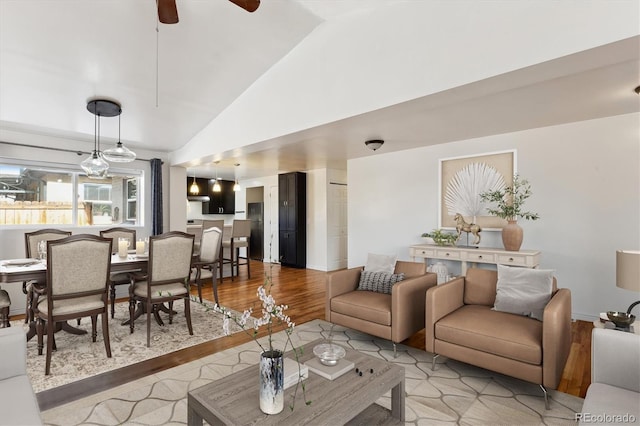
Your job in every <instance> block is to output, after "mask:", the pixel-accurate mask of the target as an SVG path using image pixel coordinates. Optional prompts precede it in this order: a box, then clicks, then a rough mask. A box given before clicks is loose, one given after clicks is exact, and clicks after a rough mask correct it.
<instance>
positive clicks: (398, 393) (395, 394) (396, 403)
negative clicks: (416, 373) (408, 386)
mask: <svg viewBox="0 0 640 426" xmlns="http://www.w3.org/2000/svg"><path fill="white" fill-rule="evenodd" d="M391 416H392V417H394V418H396V419H398V420H400V421H401V422H404V377H403V378H402V380H401V381H400V383H398V384H397V385H395V386H394V387H393V388H392V389H391Z"/></svg>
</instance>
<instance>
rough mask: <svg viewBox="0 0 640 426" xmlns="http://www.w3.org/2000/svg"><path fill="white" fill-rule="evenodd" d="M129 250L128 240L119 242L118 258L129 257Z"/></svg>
mask: <svg viewBox="0 0 640 426" xmlns="http://www.w3.org/2000/svg"><path fill="white" fill-rule="evenodd" d="M128 250H129V241H127V239H126V238H121V239H120V240H118V256H120V257H127V251H128Z"/></svg>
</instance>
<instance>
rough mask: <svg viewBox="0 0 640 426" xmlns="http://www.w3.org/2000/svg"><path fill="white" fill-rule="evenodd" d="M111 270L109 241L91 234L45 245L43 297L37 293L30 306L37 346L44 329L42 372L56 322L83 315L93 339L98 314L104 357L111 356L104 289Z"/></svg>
mask: <svg viewBox="0 0 640 426" xmlns="http://www.w3.org/2000/svg"><path fill="white" fill-rule="evenodd" d="M110 269H111V240H110V239H108V238H102V237H97V236H95V235H87V234H81V235H75V236H71V237H67V238H63V239H59V240H55V241H49V242H48V244H47V281H46V287H45V288H44V290H39V292H42V291H44V293H45V294H46V297H44V295H43V296H40V299H39V300H38V301H37V304H36V305H35V309H34V315H35V316H36V317H37V318H38V321H37V324H36V330H37V334H38V349H39V351H40V349H41V348H42V340H43V334H44V328H45V324H46V330H47V357H46V358H47V359H46V364H45V374H46V375H48V374H49V373H50V371H51V355H52V352H53V350H54V336H53V334H54V332H55V328H56V324H57V323H63V322H66V321H67V320H70V319H78V318H81V317H84V316H89V317H91V339H92V341H93V342H95V341H96V337H97V331H96V323H97V318H98V315H100V316H101V318H102V335H103V338H104V346H105V350H106V353H107V357H109V358H111V344H110V342H109V322H108V318H107V312H108V310H107V292H108V288H109V272H110Z"/></svg>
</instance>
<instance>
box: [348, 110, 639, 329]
mask: <svg viewBox="0 0 640 426" xmlns="http://www.w3.org/2000/svg"><path fill="white" fill-rule="evenodd" d="M639 135H640V114H628V115H622V116H616V117H610V118H604V119H598V120H591V121H584V122H578V123H571V124H566V125H561V126H553V127H547V128H540V129H533V130H527V131H522V132H516V133H510V134H503V135H494V136H489V137H484V138H479V139H473V140H467V141H461V142H456V143H450V144H444V145H437V146H431V147H424V148H419V149H414V150H408V151H401V152H395V153H390V154H384V152H383V151H379V155H375V156H371V157H366V158H361V159H357V160H352V161H349V164H348V182H349V208H348V211H349V266H350V267H353V266H357V265H362V264H364V263H365V262H366V256H367V253H369V252H373V253H395V254H397V255H398V258H399V259H404V260H408V259H409V254H408V246H409V245H411V244H416V243H420V242H421V241H420V234H421V233H422V232H425V231H430V230H432V229H433V228H436V227H437V220H438V183H439V177H438V164H439V159H441V158H447V157H455V156H466V155H473V154H482V153H487V152H493V151H502V150H508V149H516V150H517V159H518V164H517V169H518V172H519V173H520V174H521V175H522V176H523V177H526V178H527V179H529V181H530V182H531V184H532V190H533V196H532V197H531V198H530V199H529V200H527V204H526V208H527V209H528V210H533V211H535V212H537V213H539V214H540V216H541V219H540V220H538V221H522V220H521V221H519V223H520V225H521V226H522V227H523V228H524V232H525V237H524V243H523V246H522V249H537V250H541V251H542V261H541V267H542V268H549V269H555V271H556V276H557V277H558V283H559V286H561V287H566V288H569V289H571V292H572V303H573V316H574V318H576V319H588V320H589V319H595V318H596V317H597V316H598V313H599V312H603V311H606V310H612V309H614V310H626V308H627V307H628V306H629V304H631V302H633V301H635V300H637V299H638V294H637V293H634V292H631V291H628V290H622V289H618V288H617V287H616V286H615V251H616V250H617V249H635V250H638V249H640V220H639V218H640V136H639ZM491 234H493V235H491ZM482 242H483V244H482V245H483V246H494V247H501V245H502V244H501V240H500V236H499V232H491V231H486V232H483V241H482Z"/></svg>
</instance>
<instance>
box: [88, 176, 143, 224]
mask: <svg viewBox="0 0 640 426" xmlns="http://www.w3.org/2000/svg"><path fill="white" fill-rule="evenodd" d="M130 182H135V183H137V178H135V177H134V178H132V177H131V176H124V175H117V174H113V175H112V176H109V177H107V178H106V179H100V180H96V179H90V178H88V177H87V176H80V178H79V182H78V194H82V196H81V198H80V200H79V202H80V203H81V206H82V207H83V214H82V215H78V224H79V225H119V224H127V225H135V224H136V219H137V216H136V215H135V214H134V215H133V216H131V215H130V214H129V212H128V209H129V206H128V204H127V199H125V198H124V197H125V194H129V193H130V192H131V191H130V186H131V185H130ZM134 186H135V185H134ZM133 197H134V198H133V199H134V200H136V198H135V193H134V196H133Z"/></svg>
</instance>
